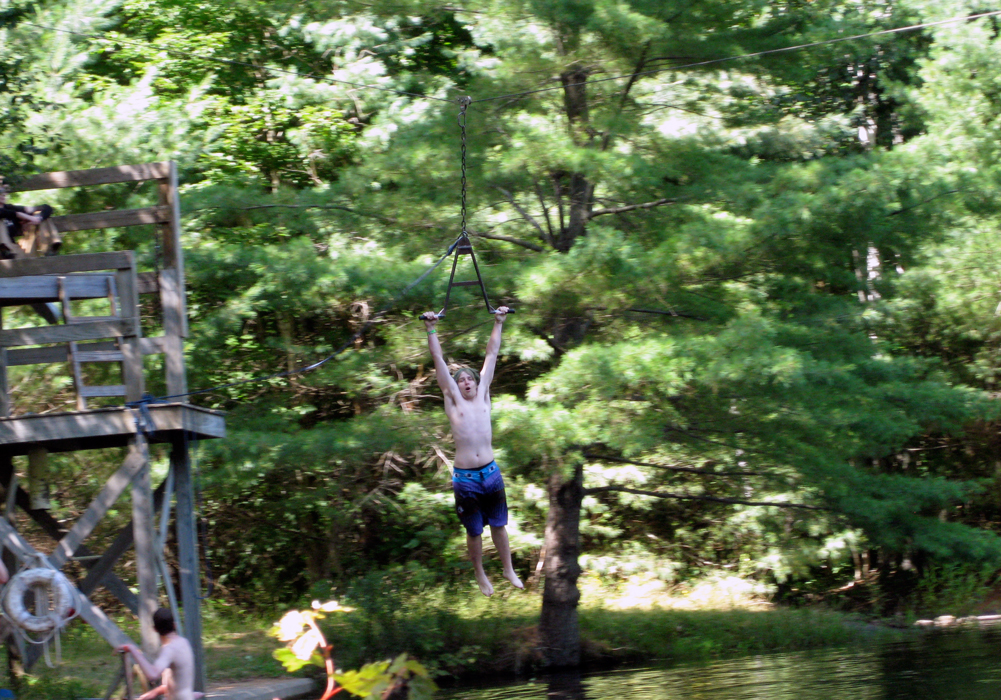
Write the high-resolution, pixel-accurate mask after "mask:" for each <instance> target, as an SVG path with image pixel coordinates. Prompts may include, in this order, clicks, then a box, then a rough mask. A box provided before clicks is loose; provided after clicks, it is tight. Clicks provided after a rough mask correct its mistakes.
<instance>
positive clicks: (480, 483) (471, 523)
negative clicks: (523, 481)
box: [452, 462, 507, 537]
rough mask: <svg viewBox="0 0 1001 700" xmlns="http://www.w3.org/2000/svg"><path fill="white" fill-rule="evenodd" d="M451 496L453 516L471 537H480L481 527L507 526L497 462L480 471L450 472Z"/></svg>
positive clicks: (463, 470)
mask: <svg viewBox="0 0 1001 700" xmlns="http://www.w3.org/2000/svg"><path fill="white" fill-rule="evenodd" d="M452 492H453V494H454V495H455V512H456V513H458V515H459V520H460V521H462V525H463V527H465V528H466V532H468V533H469V534H470V535H472V536H473V537H477V536H479V535H481V534H483V525H484V523H486V524H488V525H490V526H491V527H504V526H505V525H507V495H506V494H505V493H504V478H503V477H502V476H501V473H500V467H498V466H497V462H491V463H490V464H487V465H486V466H483V467H480V468H479V469H453V470H452Z"/></svg>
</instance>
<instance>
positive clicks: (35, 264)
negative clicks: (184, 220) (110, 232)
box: [0, 250, 132, 277]
mask: <svg viewBox="0 0 1001 700" xmlns="http://www.w3.org/2000/svg"><path fill="white" fill-rule="evenodd" d="M130 267H132V253H131V251H123V250H119V251H114V252H112V253H81V254H80V255H57V256H56V257H50V258H18V259H16V260H0V277H24V276H26V275H69V274H72V273H74V272H97V271H98V270H121V269H128V268H130Z"/></svg>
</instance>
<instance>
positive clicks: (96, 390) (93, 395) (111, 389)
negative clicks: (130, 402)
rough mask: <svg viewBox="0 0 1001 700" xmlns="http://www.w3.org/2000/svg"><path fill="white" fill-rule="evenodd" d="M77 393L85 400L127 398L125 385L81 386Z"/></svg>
mask: <svg viewBox="0 0 1001 700" xmlns="http://www.w3.org/2000/svg"><path fill="white" fill-rule="evenodd" d="M77 392H78V393H79V394H80V396H82V397H83V398H85V399H97V398H114V397H116V396H125V385H124V384H106V385H104V386H81V387H80V388H79V389H77Z"/></svg>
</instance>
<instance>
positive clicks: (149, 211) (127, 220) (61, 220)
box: [50, 207, 170, 233]
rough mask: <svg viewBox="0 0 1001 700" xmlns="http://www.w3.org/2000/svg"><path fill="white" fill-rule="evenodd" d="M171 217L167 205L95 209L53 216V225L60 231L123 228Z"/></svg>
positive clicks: (157, 221)
mask: <svg viewBox="0 0 1001 700" xmlns="http://www.w3.org/2000/svg"><path fill="white" fill-rule="evenodd" d="M169 217H170V209H168V208H167V207H144V208H142V209H115V210H110V211H95V212H89V213H87V214H67V215H65V216H53V217H52V219H50V221H52V224H53V226H55V227H56V230H57V231H59V233H69V232H71V231H89V230H91V229H96V228H121V227H125V226H148V225H150V224H161V223H164V222H166V221H167V220H168V219H169Z"/></svg>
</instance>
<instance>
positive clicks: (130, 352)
mask: <svg viewBox="0 0 1001 700" xmlns="http://www.w3.org/2000/svg"><path fill="white" fill-rule="evenodd" d="M126 255H127V258H128V267H125V268H119V269H118V272H117V273H116V274H115V282H116V285H117V287H118V299H119V306H120V308H119V310H118V314H119V316H120V317H121V318H122V319H123V320H131V321H133V322H134V326H135V328H134V332H133V333H130V334H128V335H125V336H122V339H121V350H122V356H123V360H122V380H123V381H124V382H125V401H126V402H129V401H138V400H140V399H141V398H142V396H143V392H144V391H145V382H144V379H143V356H142V349H141V348H140V346H139V338H140V337H142V326H141V324H140V320H139V283H138V280H137V279H136V266H135V262H134V260H133V255H132V251H127V252H126Z"/></svg>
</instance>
